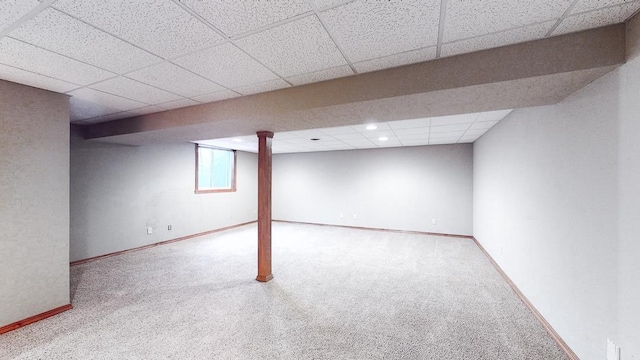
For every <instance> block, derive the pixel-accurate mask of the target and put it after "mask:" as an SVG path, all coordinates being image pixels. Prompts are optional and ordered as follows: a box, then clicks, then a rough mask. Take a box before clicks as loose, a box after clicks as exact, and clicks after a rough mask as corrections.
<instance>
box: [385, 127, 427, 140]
mask: <svg viewBox="0 0 640 360" xmlns="http://www.w3.org/2000/svg"><path fill="white" fill-rule="evenodd" d="M393 132H394V133H395V134H396V136H397V137H399V138H401V139H409V138H416V137H417V138H421V137H424V136H427V137H429V132H430V129H429V127H419V128H412V129H397V130H393Z"/></svg>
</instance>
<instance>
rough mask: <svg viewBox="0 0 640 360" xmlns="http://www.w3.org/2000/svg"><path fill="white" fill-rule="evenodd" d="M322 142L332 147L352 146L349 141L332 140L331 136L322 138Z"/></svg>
mask: <svg viewBox="0 0 640 360" xmlns="http://www.w3.org/2000/svg"><path fill="white" fill-rule="evenodd" d="M320 143H321V144H322V145H324V146H327V147H330V148H336V147H339V148H344V147H347V148H348V147H351V145H348V144H347V143H345V142H344V141H340V140H332V139H331V138H328V139H326V140H325V139H322V140H320Z"/></svg>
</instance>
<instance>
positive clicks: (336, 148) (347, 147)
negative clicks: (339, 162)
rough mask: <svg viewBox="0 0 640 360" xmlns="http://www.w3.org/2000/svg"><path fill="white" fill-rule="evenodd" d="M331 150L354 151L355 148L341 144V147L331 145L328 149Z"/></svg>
mask: <svg viewBox="0 0 640 360" xmlns="http://www.w3.org/2000/svg"><path fill="white" fill-rule="evenodd" d="M329 148H330V149H331V150H336V151H337V150H354V149H355V148H356V147H355V146H351V145H348V144H342V145H335V146H334V145H332V146H330V147H329Z"/></svg>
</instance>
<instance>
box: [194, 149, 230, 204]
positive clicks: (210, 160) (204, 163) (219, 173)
mask: <svg viewBox="0 0 640 360" xmlns="http://www.w3.org/2000/svg"><path fill="white" fill-rule="evenodd" d="M231 191H236V152H235V150H228V149H219V148H214V147H209V146H204V145H199V144H196V191H195V192H196V194H203V193H214V192H231Z"/></svg>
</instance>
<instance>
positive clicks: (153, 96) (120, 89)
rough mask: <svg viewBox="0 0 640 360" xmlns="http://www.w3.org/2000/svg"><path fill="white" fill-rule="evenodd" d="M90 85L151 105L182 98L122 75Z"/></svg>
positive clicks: (93, 87)
mask: <svg viewBox="0 0 640 360" xmlns="http://www.w3.org/2000/svg"><path fill="white" fill-rule="evenodd" d="M90 87H91V88H92V89H96V90H100V91H102V92H106V93H109V94H112V95H118V96H122V97H126V98H128V99H132V100H136V101H140V102H143V103H145V104H150V105H153V104H160V103H165V102H168V101H174V100H178V99H180V98H181V97H180V96H178V95H175V94H172V93H169V92H166V91H164V90H160V89H156V88H154V87H152V86H149V85H147V84H143V83H141V82H138V81H135V80H131V79H129V78H126V77H122V76H118V77H117V78H113V79H109V80H105V81H102V82H99V83H97V84H93V85H91V86H90Z"/></svg>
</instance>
